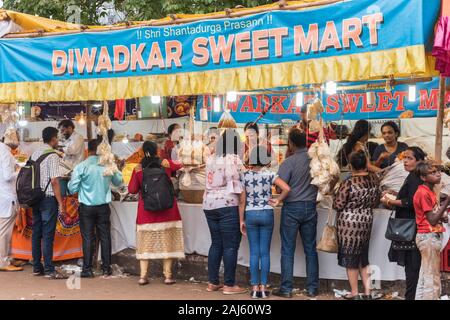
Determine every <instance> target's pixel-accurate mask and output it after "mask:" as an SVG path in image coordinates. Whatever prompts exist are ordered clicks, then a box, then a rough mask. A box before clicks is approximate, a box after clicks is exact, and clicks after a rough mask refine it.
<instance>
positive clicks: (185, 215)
mask: <svg viewBox="0 0 450 320" xmlns="http://www.w3.org/2000/svg"><path fill="white" fill-rule="evenodd" d="M178 206H179V208H180V213H181V217H182V220H183V231H184V246H185V252H186V253H188V254H191V253H197V254H200V255H204V256H207V255H208V251H209V246H210V245H211V237H210V233H209V229H208V225H207V222H206V218H205V215H204V213H203V210H202V206H201V205H197V204H187V203H183V202H179V203H178ZM327 213H328V209H327V208H323V207H319V208H318V226H317V230H318V232H317V240H319V239H320V237H321V235H322V230H323V228H324V226H325V224H326V220H327ZM136 214H137V202H113V203H112V204H111V236H112V251H113V253H117V252H119V251H122V250H124V249H126V248H135V245H136ZM389 215H390V211H387V210H382V209H376V210H375V212H374V219H373V228H372V236H371V240H370V251H369V261H370V262H371V264H372V265H374V266H377V267H378V268H379V272H380V276H381V280H389V281H391V280H403V279H404V270H403V268H401V267H399V266H397V264H395V263H391V262H389V261H388V251H389V246H390V241H388V240H386V239H385V238H384V234H385V231H386V226H387V222H388V218H389ZM279 229H280V208H277V209H276V210H275V228H274V232H273V236H272V246H271V249H270V257H271V261H270V263H271V264H270V271H271V272H274V273H280V251H281V240H280V232H279ZM238 264H240V265H243V266H247V267H248V266H249V247H248V242H247V238H246V237H242V242H241V246H240V249H239V255H238ZM205 272H206V271H205ZM305 275H306V273H305V255H304V253H303V246H302V244H301V240H300V237H298V238H297V249H296V252H295V264H294V276H296V277H305ZM319 276H320V278H321V279H341V280H344V279H347V276H346V272H345V269H344V268H342V267H340V266H338V264H337V257H336V254H331V253H324V252H320V251H319Z"/></svg>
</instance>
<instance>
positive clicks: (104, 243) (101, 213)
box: [79, 203, 111, 272]
mask: <svg viewBox="0 0 450 320" xmlns="http://www.w3.org/2000/svg"><path fill="white" fill-rule="evenodd" d="M79 212H80V231H81V238H82V240H83V271H84V272H89V271H92V264H93V259H94V258H97V257H94V252H95V242H96V239H97V237H98V239H100V245H101V249H102V271H110V270H111V218H110V216H111V209H110V208H109V204H104V205H100V206H87V205H84V204H82V203H80V208H79Z"/></svg>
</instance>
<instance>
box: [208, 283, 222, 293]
mask: <svg viewBox="0 0 450 320" xmlns="http://www.w3.org/2000/svg"><path fill="white" fill-rule="evenodd" d="M221 289H223V285H221V284H212V283H208V286H207V287H206V291H208V292H214V291H219V290H221Z"/></svg>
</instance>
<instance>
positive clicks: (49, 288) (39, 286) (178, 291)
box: [0, 266, 335, 300]
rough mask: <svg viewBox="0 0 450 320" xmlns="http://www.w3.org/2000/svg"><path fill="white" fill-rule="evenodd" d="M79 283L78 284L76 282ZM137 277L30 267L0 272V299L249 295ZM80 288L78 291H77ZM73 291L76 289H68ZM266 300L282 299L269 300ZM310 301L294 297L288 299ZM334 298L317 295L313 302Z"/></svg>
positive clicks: (161, 298) (166, 297)
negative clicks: (63, 275) (82, 275)
mask: <svg viewBox="0 0 450 320" xmlns="http://www.w3.org/2000/svg"><path fill="white" fill-rule="evenodd" d="M78 280H79V281H78ZM137 281H138V277H135V276H128V277H126V278H117V277H112V278H106V279H105V278H102V277H96V278H93V279H79V278H78V279H75V281H70V280H69V281H67V280H49V279H46V278H44V277H34V276H33V275H32V274H31V267H30V266H25V270H24V271H21V272H0V284H1V290H0V300H109V299H113V300H247V299H250V297H249V295H248V294H240V295H232V296H225V295H224V294H223V293H221V292H212V293H211V292H207V291H206V290H205V288H206V284H205V283H194V282H189V281H178V282H177V283H176V284H174V285H171V286H168V285H165V284H163V282H162V279H152V280H151V281H150V284H148V285H146V286H139V285H138V284H137ZM78 287H79V289H78ZM70 288H75V289H70ZM269 299H273V300H277V299H282V298H278V297H270V298H269ZM294 299H295V300H307V299H309V298H308V297H306V296H305V295H303V294H296V295H295V297H294V298H293V299H291V300H294ZM330 299H335V298H334V296H331V295H320V296H318V297H317V298H315V299H314V300H330Z"/></svg>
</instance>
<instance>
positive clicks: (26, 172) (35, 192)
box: [16, 152, 54, 208]
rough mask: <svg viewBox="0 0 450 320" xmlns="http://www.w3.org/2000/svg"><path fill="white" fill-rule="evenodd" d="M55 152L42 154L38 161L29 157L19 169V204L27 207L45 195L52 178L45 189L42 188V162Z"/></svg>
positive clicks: (17, 184)
mask: <svg viewBox="0 0 450 320" xmlns="http://www.w3.org/2000/svg"><path fill="white" fill-rule="evenodd" d="M53 153H54V152H48V153H45V154H43V155H41V156H40V157H39V158H38V159H37V160H36V161H33V160H31V158H30V159H28V161H27V163H26V164H25V166H24V167H22V168H21V169H20V171H19V174H18V176H17V181H16V192H17V200H18V201H19V205H20V206H22V207H26V208H31V207H32V206H34V205H36V204H38V203H39V202H40V201H41V200H42V199H44V197H45V191H47V188H48V186H49V185H50V181H51V180H50V179H49V180H48V183H47V186H46V187H45V189H44V190H42V188H41V163H42V161H44V159H45V158H47V157H48V156H49V155H51V154H53Z"/></svg>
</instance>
